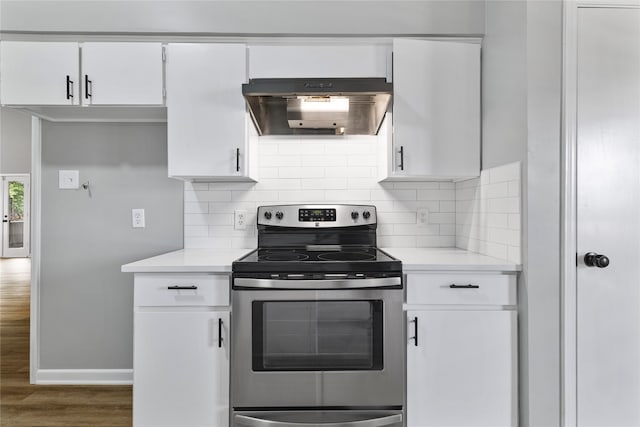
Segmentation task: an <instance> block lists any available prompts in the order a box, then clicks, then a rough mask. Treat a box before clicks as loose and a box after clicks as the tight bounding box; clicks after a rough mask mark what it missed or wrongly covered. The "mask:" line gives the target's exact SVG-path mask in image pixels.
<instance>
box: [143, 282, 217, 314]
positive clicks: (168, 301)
mask: <svg viewBox="0 0 640 427" xmlns="http://www.w3.org/2000/svg"><path fill="white" fill-rule="evenodd" d="M133 300H134V305H135V306H136V307H139V306H213V305H223V306H227V305H229V276H228V275H226V274H136V276H135V286H134V297H133Z"/></svg>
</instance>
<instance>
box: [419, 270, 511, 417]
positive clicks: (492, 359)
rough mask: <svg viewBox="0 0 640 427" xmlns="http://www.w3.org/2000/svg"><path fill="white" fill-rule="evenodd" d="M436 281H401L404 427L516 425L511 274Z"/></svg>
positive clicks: (422, 278) (423, 277)
mask: <svg viewBox="0 0 640 427" xmlns="http://www.w3.org/2000/svg"><path fill="white" fill-rule="evenodd" d="M492 277H494V278H495V280H496V284H497V285H499V286H497V287H496V288H495V289H492V283H491V278H492ZM442 279H443V276H442V275H429V274H424V275H422V274H417V275H409V276H408V278H407V304H408V306H409V307H410V308H411V309H410V310H408V311H407V322H408V323H407V337H408V344H407V345H408V347H407V426H408V427H442V426H455V427H500V426H505V427H506V426H511V427H513V426H516V425H517V422H518V421H517V420H518V416H517V408H518V405H517V401H518V395H517V377H518V368H517V313H516V310H515V276H506V275H495V276H490V275H479V276H478V281H475V280H474V276H472V275H469V276H466V277H465V278H464V280H462V281H461V280H460V276H459V275H458V276H455V277H452V279H451V280H449V281H446V280H444V281H443V280H442ZM505 280H506V283H507V284H508V286H510V287H513V291H509V292H504V291H505V289H500V287H501V286H502V285H504V283H505ZM462 283H464V284H462ZM476 283H480V284H476ZM451 285H454V287H451ZM471 286H473V287H471ZM475 286H478V287H475ZM438 290H440V294H439V293H438ZM495 291H498V292H495ZM423 295H431V296H432V299H430V300H425V299H424V298H420V296H423ZM456 295H457V296H458V297H456ZM487 295H490V297H489V298H488V297H487ZM412 296H413V304H412ZM456 298H457V299H456ZM492 298H493V300H492ZM474 299H477V300H478V301H486V300H487V299H488V300H489V301H491V302H490V304H486V303H485V304H482V303H474ZM494 300H495V301H494ZM423 304H424V305H423ZM494 304H500V305H494ZM512 304H513V305H512Z"/></svg>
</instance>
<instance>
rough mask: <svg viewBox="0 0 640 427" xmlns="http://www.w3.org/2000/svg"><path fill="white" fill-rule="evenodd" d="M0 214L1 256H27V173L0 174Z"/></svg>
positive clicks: (28, 193) (28, 205)
mask: <svg viewBox="0 0 640 427" xmlns="http://www.w3.org/2000/svg"><path fill="white" fill-rule="evenodd" d="M1 181H2V182H1V183H2V185H0V198H1V199H2V203H0V209H1V211H0V214H1V217H2V239H1V240H2V251H1V253H0V256H1V257H2V258H14V257H28V256H29V250H30V249H29V248H30V245H29V229H30V224H31V223H30V203H29V200H30V184H29V175H24V174H20V175H2V176H1Z"/></svg>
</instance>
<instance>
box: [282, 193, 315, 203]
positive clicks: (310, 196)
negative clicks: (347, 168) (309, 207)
mask: <svg viewBox="0 0 640 427" xmlns="http://www.w3.org/2000/svg"><path fill="white" fill-rule="evenodd" d="M278 200H279V201H280V202H283V203H304V202H306V201H309V200H312V201H316V200H317V201H318V202H324V200H325V198H324V190H296V191H279V192H278Z"/></svg>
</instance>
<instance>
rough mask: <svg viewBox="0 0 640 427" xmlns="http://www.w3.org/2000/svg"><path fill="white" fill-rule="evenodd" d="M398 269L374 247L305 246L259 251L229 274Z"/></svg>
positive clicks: (397, 263)
mask: <svg viewBox="0 0 640 427" xmlns="http://www.w3.org/2000/svg"><path fill="white" fill-rule="evenodd" d="M392 270H398V271H400V270H401V264H400V261H399V260H397V259H395V258H393V257H392V256H390V255H389V254H387V253H386V252H384V251H382V250H380V249H378V248H375V247H361V246H355V247H350V246H335V247H333V246H331V245H329V246H322V245H320V246H306V247H301V248H262V249H256V250H255V251H253V252H250V253H249V254H247V255H245V256H244V257H243V258H240V259H239V260H237V261H235V262H234V263H233V271H234V272H237V271H254V272H257V271H260V272H275V271H277V272H306V271H323V272H339V271H349V272H353V271H361V272H369V271H392Z"/></svg>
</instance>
